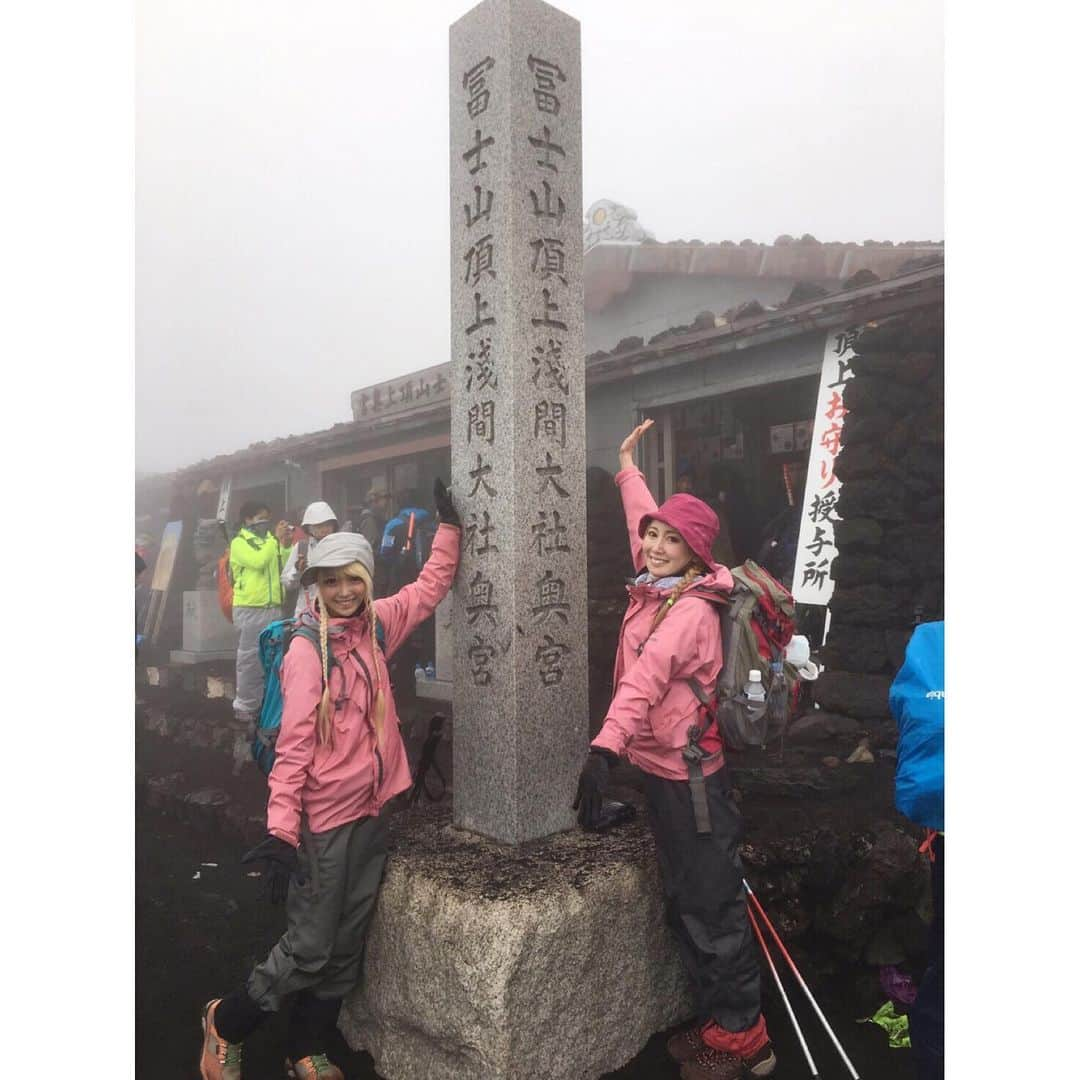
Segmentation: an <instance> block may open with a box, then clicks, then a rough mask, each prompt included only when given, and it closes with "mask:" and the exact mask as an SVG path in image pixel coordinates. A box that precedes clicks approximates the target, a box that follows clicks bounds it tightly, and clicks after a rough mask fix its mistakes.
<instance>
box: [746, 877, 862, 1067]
mask: <svg viewBox="0 0 1080 1080" xmlns="http://www.w3.org/2000/svg"><path fill="white" fill-rule="evenodd" d="M743 887H744V888H745V889H746V895H747V896H749V897H750V899H751V900H752V901H753V903H754V907H755V908H757V911H758V914H759V915H760V916H761V918H762V920H763V921H764V923H765V925H766V926H767V927H768V928H769V932H770V933H771V934H772V936H773V938H774V940H775V941H776V944H777V945H778V946H779V948H780V952H781V953H782V954H783V956H784V959H785V960H786V961H787V962H788V965H789V966H790V968H791V971H792V973H793V974H794V976H795V978H796V979H797V980H798V983H799V985H800V986H801V987H802V989H803V993H804V994H805V995H806V998H807V1000H808V1001H809V1002H810V1004H811V1005H812V1006H813V1009H814V1012H816V1013H817V1017H818V1019H819V1020H820V1021H821V1023H822V1026H823V1027H824V1028H825V1033H826V1034H827V1035H828V1036H829V1038H830V1039H832V1043H833V1046H835V1047H836V1050H837V1053H838V1054H839V1055H840V1057H841V1058H843V1060H844V1064H845V1065H846V1066H847V1067H848V1072H850V1073H851V1075H852V1076H853V1077H854V1078H855V1080H859V1074H858V1073H857V1072H856V1071H855V1066H854V1065H852V1064H851V1058H849V1057H848V1056H847V1054H845V1053H844V1048H843V1047H842V1046H841V1045H840V1040H839V1039H838V1038H837V1037H836V1033H835V1032H834V1031H833V1029H832V1028H831V1027H830V1026H829V1021H828V1020H826V1019H825V1014H824V1013H823V1012H822V1011H821V1009H820V1007H819V1006H818V1003H817V1001H816V1000H815V998H814V995H813V994H812V993H810V987H809V986H807V985H806V980H805V979H804V978H803V977H802V974H801V972H800V971H799V969H798V968H797V967H796V966H795V961H794V960H792V959H791V953H789V952H788V951H787V947H786V946H785V945H784V943H783V941H781V940H780V935H779V934H778V933H777V932H776V927H775V926H773V924H772V923H771V922H770V921H769V916H768V915H766V914H765V909H764V908H763V907H762V906H761V901H760V900H759V899H758V898H757V894H756V893H755V892H754V890H753V889H751V888H750V883H749V882H748V881H747V880H746V878H743Z"/></svg>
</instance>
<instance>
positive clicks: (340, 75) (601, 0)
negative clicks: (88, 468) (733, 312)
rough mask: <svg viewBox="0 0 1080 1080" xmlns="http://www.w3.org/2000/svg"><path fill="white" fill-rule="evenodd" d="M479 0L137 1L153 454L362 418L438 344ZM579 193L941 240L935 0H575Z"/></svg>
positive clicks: (142, 331) (820, 232) (152, 458)
mask: <svg viewBox="0 0 1080 1080" xmlns="http://www.w3.org/2000/svg"><path fill="white" fill-rule="evenodd" d="M472 6H473V4H472V3H471V2H470V0H426V2H425V0H394V2H392V3H387V4H378V3H371V4H369V3H365V2H360V0H311V2H309V3H306V4H300V3H297V2H295V0H291V2H286V0H228V2H227V3H222V2H221V0H213V2H211V0H137V17H138V24H137V33H138V37H137V65H138V66H137V101H136V108H137V113H136V124H137V128H136V134H137V145H136V158H135V166H136V207H135V282H136V297H135V300H136V304H135V318H136V327H135V330H136V336H135V348H136V353H135V360H136V387H135V394H136V397H135V404H136V447H135V457H136V461H135V464H136V467H137V468H138V469H140V470H146V471H160V470H167V469H172V468H175V467H177V466H180V465H185V464H189V463H191V462H193V461H197V460H199V459H201V458H205V457H210V456H213V455H214V454H217V453H221V452H224V451H231V450H236V449H239V448H241V447H243V446H246V445H248V444H249V443H251V442H253V441H255V440H258V439H268V438H273V437H275V436H278V435H288V434H299V433H301V432H306V431H313V430H317V429H320V428H324V427H329V426H330V425H331V424H333V423H335V422H337V421H340V420H346V419H349V418H350V411H349V393H350V392H351V391H352V390H354V389H356V388H357V387H359V386H365V385H368V384H370V383H374V382H378V381H380V380H382V379H387V378H391V377H394V376H396V375H399V374H403V373H406V372H408V371H412V370H415V369H417V368H422V367H427V366H429V365H431V364H434V363H439V362H441V361H443V360H445V359H446V358H447V343H448V337H449V307H448V305H449V288H448V280H447V273H448V271H447V263H448V246H449V225H448V218H447V214H448V210H447V184H448V180H447V168H448V166H447V102H446V94H447V81H448V80H447V54H448V28H449V25H450V23H451V22H453V21H454V20H455V19H457V18H458V17H459V16H460V15H462V14H463V13H464V12H465V11H467V10H468V9H469V8H470V7H472ZM557 6H560V7H561V8H562V9H563V10H565V11H568V12H570V13H571V14H573V15H574V16H576V17H577V18H579V19H580V20H581V23H582V64H583V75H582V83H583V92H584V101H583V113H584V126H583V131H584V134H583V142H584V147H583V151H584V203H585V207H588V205H589V204H590V203H591V202H593V201H594V200H596V199H599V198H612V199H615V200H617V201H619V202H623V203H626V204H627V205H629V206H632V207H633V208H634V209H635V210H637V212H638V215H639V219H640V221H641V223H642V224H643V225H644V226H645V227H646V228H648V229H651V230H652V231H653V232H654V233H655V234H656V237H657V239H659V240H673V239H676V238H680V237H681V238H684V239H690V238H694V237H696V238H699V239H702V240H706V241H709V240H715V241H719V240H736V241H738V240H741V239H743V238H744V237H750V238H751V239H753V240H757V241H765V242H771V241H772V240H774V239H775V238H776V237H777V236H778V235H780V234H781V233H791V234H792V235H795V236H800V235H802V234H803V233H806V232H809V233H812V234H813V235H815V236H816V237H817V238H818V239H819V240H855V241H862V240H866V239H875V240H894V241H900V240H940V239H942V238H943V233H944V224H943V222H944V210H943V202H944V193H943V187H944V168H943V157H944V134H943V132H944V118H943V51H944V49H943V21H942V10H941V4H940V0H903V2H898V0H873V2H867V0H754V2H753V3H752V4H751V3H746V2H739V3H733V2H729V0H664V2H662V3H661V2H658V0H562V2H561V3H560V4H558V5H557Z"/></svg>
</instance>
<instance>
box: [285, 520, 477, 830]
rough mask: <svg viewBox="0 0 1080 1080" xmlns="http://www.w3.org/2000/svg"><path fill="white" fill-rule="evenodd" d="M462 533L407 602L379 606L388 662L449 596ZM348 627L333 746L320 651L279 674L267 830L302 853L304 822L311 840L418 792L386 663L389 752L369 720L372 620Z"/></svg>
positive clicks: (343, 622)
mask: <svg viewBox="0 0 1080 1080" xmlns="http://www.w3.org/2000/svg"><path fill="white" fill-rule="evenodd" d="M460 544H461V531H460V530H459V529H456V528H454V527H453V526H450V525H440V526H439V529H438V531H437V532H436V534H435V539H434V541H433V542H432V545H431V555H430V557H429V558H428V561H427V562H426V563H425V564H424V568H423V570H421V571H420V576H419V577H418V578H417V579H416V581H414V582H413V583H412V584H411V585H406V586H405V588H403V589H402V590H401V591H400V592H397V593H395V594H394V595H393V596H388V597H386V598H384V599H382V600H376V601H375V613H376V614H377V615H378V617H379V621H380V622H381V623H382V625H383V629H384V632H385V635H386V637H385V642H386V655H387V656H388V657H389V656H393V655H394V653H395V652H396V651H397V650H398V649H399V648H400V646H401V644H402V642H403V641H405V639H406V638H407V637H408V636H409V634H411V633H412V632H413V630H414V629H415V628H416V627H417V626H418V625H419V624H420V623H421V622H423V621H424V619H426V618H427V617H428V616H429V615H430V614H431V613H432V612H433V611H434V610H435V607H436V605H437V604H438V603H439V601H440V600H442V598H443V597H444V596H445V595H446V594H447V593H448V592H449V591H450V584H451V582H452V581H453V578H454V572H455V571H456V570H457V564H458V552H459V548H460ZM330 625H331V626H332V627H333V626H343V627H344V628H345V629H344V631H343V632H342V633H339V634H337V635H331V636H330V647H331V650H332V652H333V655H334V658H335V659H336V660H337V666H335V667H333V668H331V670H330V695H331V697H332V698H333V699H334V700H335V701H337V702H339V703H340V704H338V706H337V708H336V710H335V712H334V719H333V738H332V740H331V741H330V742H329V743H326V744H325V745H318V744H317V742H316V736H315V722H316V710H317V709H318V705H319V699H320V698H321V697H322V664H321V663H320V660H319V652H318V649H317V648H316V647H315V646H314V645H313V644H312V643H311V642H310V641H307V640H306V639H305V638H298V639H294V640H293V643H292V645H290V647H289V651H288V652H287V653H286V654H285V660H284V662H283V663H282V665H281V689H282V695H283V699H284V700H283V704H282V711H281V731H280V734H279V735H278V740H277V756H276V758H275V760H274V768H273V769H272V771H271V773H270V801H269V805H268V807H267V828H268V830H269V832H271V833H272V834H273V835H274V836H277V837H279V838H280V839H282V840H284V841H285V842H286V843H289V844H293V845H294V846H295V845H297V844H298V843H299V842H300V815H301V813H304V814H306V815H307V819H308V827H309V828H310V829H311V831H312V832H316V833H319V832H325V831H326V830H327V829H333V828H335V827H336V826H338V825H344V824H346V823H347V822H350V821H356V820H357V819H358V818H361V817H370V816H372V815H374V814H377V813H378V812H379V811H380V810H381V809H382V808H383V806H384V805H385V804H386V803H387V802H388V801H389V800H390V799H392V798H393V797H394V796H395V795H397V794H399V793H400V792H402V791H405V790H406V789H407V788H408V787H409V786H410V784H411V783H412V780H411V777H410V775H409V764H408V760H407V758H406V756H405V745H404V743H403V742H402V739H401V733H400V731H399V730H398V714H397V708H396V706H395V704H394V696H393V694H392V693H391V691H390V683H389V679H388V677H387V673H386V665H385V661H384V659H383V657H381V656H380V657H379V658H378V664H379V670H380V673H381V679H382V687H383V693H384V694H385V695H386V721H385V726H384V731H383V748H382V751H381V752H380V751H379V750H378V749H377V748H376V745H375V724H374V721H373V719H372V715H371V706H372V700H373V695H372V688H371V687H370V686H369V684H368V679H367V677H366V676H365V674H364V668H363V665H361V664H360V663H359V661H358V660H357V659H356V657H355V656H353V655H352V653H353V651H355V652H356V653H357V654H358V655H359V656H360V658H361V659H362V660H363V663H364V664H366V665H367V669H368V671H369V672H370V673H371V679H372V686H374V685H375V663H376V658H375V657H374V656H373V655H372V643H371V629H370V624H369V623H368V622H367V620H366V619H331V620H330Z"/></svg>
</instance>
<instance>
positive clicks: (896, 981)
mask: <svg viewBox="0 0 1080 1080" xmlns="http://www.w3.org/2000/svg"><path fill="white" fill-rule="evenodd" d="M878 978H879V979H880V980H881V989H882V990H884V991H885V993H886V994H887V995H888V997H889V1000H890V1001H892V1002H894V1003H895V1004H897V1005H914V1004H915V994H916V993H917V988H916V986H915V983H914V982H913V981H912V979H911V976H910V975H905V974H904V973H903V972H902V971H898V970H897V969H896V968H895V967H894V966H893V965H892V964H886V965H885V967H883V968H882V969H881V970H880V971H879V973H878Z"/></svg>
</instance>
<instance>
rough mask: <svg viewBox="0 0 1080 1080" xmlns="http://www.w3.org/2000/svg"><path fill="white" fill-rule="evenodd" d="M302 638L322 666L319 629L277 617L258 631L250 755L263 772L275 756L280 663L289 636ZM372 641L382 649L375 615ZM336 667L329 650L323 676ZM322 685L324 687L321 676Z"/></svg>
mask: <svg viewBox="0 0 1080 1080" xmlns="http://www.w3.org/2000/svg"><path fill="white" fill-rule="evenodd" d="M296 637H302V638H306V639H307V640H308V641H310V642H311V644H312V645H314V646H315V651H316V652H317V653H318V654H319V662H320V667H321V666H322V646H321V644H320V642H319V632H318V631H317V630H315V629H313V628H311V627H307V626H302V625H299V624H298V623H297V620H296V619H294V618H293V619H278V620H277V621H276V622H272V623H271V624H270V625H269V626H267V627H266V629H265V630H263V632H262V633H261V634H259V660H260V661H261V662H262V669H263V679H264V683H263V686H264V689H263V699H262V707H261V708H260V709H259V719H258V721H257V722H256V724H255V730H254V732H253V733H252V736H251V756H252V757H253V758H254V759H255V764H256V765H258V766H259V768H260V770H262V772H263V774H264V775H266V776H269V775H270V770H271V769H272V768H273V767H274V758H275V757H276V750H275V747H276V745H277V737H278V733H279V732H280V731H281V708H282V704H283V699H282V694H281V664H282V662H283V661H284V659H285V654H286V653H287V652H288V651H289V646H290V645H291V644H292V641H293V638H296ZM375 643H376V644H377V645H378V647H379V649H380V650H382V651H384V652H385V650H386V640H385V634H384V633H383V625H382V623H381V622H379V620H378V618H376V620H375ZM337 666H338V662H337V660H335V659H334V653H333V651H332V650H331V652H330V656H329V657H328V663H327V668H326V675H327V676H329V674H330V672H331V671H332V670H333V669H334V668H335V667H337ZM322 688H323V689H324V690H325V689H326V682H325V679H324V681H323V685H322Z"/></svg>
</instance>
